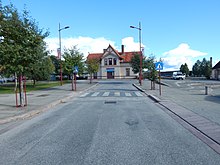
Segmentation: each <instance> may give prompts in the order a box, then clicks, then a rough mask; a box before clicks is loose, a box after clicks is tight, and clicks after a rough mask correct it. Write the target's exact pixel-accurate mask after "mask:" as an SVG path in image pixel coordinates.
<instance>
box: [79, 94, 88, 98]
mask: <svg viewBox="0 0 220 165" xmlns="http://www.w3.org/2000/svg"><path fill="white" fill-rule="evenodd" d="M88 94H89V93H84V94H83V95H81V96H80V97H86V96H87V95H88Z"/></svg>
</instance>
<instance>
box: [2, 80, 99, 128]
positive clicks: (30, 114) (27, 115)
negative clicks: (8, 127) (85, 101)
mask: <svg viewBox="0 0 220 165" xmlns="http://www.w3.org/2000/svg"><path fill="white" fill-rule="evenodd" d="M97 85H98V83H96V84H94V85H92V86H90V87H89V88H86V89H84V90H82V91H80V92H79V94H80V93H81V92H85V91H87V90H90V89H92V88H94V87H95V86H97ZM74 94H75V93H70V95H69V96H66V97H65V98H62V99H59V100H56V101H54V102H52V103H50V104H47V105H45V106H41V107H40V108H38V109H36V110H33V111H30V112H27V113H24V114H21V115H17V116H13V117H8V118H5V119H0V124H6V123H9V122H12V121H16V120H24V119H27V118H31V117H33V116H36V115H38V114H41V113H43V112H46V111H48V110H49V109H50V108H53V107H55V106H56V105H58V104H61V103H64V102H66V101H67V100H69V99H71V98H72V97H74Z"/></svg>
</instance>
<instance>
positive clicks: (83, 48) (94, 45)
mask: <svg viewBox="0 0 220 165" xmlns="http://www.w3.org/2000/svg"><path fill="white" fill-rule="evenodd" d="M45 42H46V43H47V46H48V50H49V51H50V52H51V54H52V55H57V48H59V40H58V38H47V39H45ZM61 44H62V45H61V47H62V51H63V49H64V48H67V49H68V48H71V47H73V46H75V45H77V48H78V49H79V50H80V52H82V53H83V54H84V56H85V57H87V55H88V52H90V53H101V52H102V51H103V49H105V48H107V47H108V45H109V44H111V45H112V46H113V47H114V48H116V47H115V42H114V41H111V40H108V39H105V38H103V37H101V38H91V37H81V36H80V37H77V38H62V40H61Z"/></svg>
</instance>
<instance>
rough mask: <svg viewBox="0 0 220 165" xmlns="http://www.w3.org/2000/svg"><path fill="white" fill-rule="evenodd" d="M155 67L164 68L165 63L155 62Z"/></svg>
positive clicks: (157, 68)
mask: <svg viewBox="0 0 220 165" xmlns="http://www.w3.org/2000/svg"><path fill="white" fill-rule="evenodd" d="M155 69H156V70H163V63H162V62H156V63H155Z"/></svg>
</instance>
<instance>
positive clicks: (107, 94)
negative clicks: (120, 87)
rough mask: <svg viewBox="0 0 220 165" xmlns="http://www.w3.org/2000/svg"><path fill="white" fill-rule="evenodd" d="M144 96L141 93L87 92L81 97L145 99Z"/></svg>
mask: <svg viewBox="0 0 220 165" xmlns="http://www.w3.org/2000/svg"><path fill="white" fill-rule="evenodd" d="M143 96H144V94H143V93H141V92H138V91H136V92H122V91H120V92H118V91H111V92H86V93H84V94H82V95H81V96H80V97H143Z"/></svg>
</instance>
